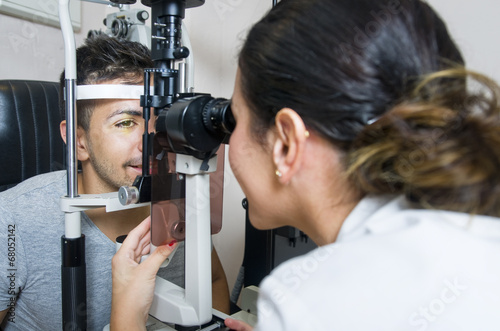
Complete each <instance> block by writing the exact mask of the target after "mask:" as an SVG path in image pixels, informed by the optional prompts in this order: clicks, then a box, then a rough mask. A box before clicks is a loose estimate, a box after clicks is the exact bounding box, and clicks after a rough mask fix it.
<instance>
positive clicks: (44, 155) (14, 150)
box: [0, 80, 65, 191]
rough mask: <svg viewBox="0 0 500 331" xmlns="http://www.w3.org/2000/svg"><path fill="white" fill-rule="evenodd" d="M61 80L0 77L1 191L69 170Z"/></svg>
mask: <svg viewBox="0 0 500 331" xmlns="http://www.w3.org/2000/svg"><path fill="white" fill-rule="evenodd" d="M61 121H62V116H61V114H60V112H59V83H56V82H45V81H32V80H31V81H30V80H0V191H4V190H6V189H8V188H10V187H13V186H15V185H16V184H18V183H20V182H21V181H23V180H25V179H28V178H30V177H32V176H35V175H38V174H42V173H46V172H50V171H55V170H62V169H65V156H64V155H65V147H64V142H63V140H62V138H61V135H60V131H59V124H60V123H61Z"/></svg>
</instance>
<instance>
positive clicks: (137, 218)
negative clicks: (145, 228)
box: [78, 174, 150, 242]
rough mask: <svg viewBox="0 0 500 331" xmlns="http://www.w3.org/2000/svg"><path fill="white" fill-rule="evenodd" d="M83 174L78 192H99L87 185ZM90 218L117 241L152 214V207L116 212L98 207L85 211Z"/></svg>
mask: <svg viewBox="0 0 500 331" xmlns="http://www.w3.org/2000/svg"><path fill="white" fill-rule="evenodd" d="M85 184H86V183H85V181H84V179H83V176H82V174H79V175H78V193H80V194H99V193H103V192H94V190H92V188H89V187H88V185H87V186H86V185H85ZM85 214H87V216H88V217H89V218H90V220H91V221H92V222H93V223H94V224H95V225H96V226H97V227H98V228H99V230H101V231H102V232H103V233H104V234H105V235H106V236H107V237H108V238H109V239H110V240H112V241H113V242H114V241H116V238H117V237H118V236H121V235H124V234H127V233H129V232H130V230H132V229H133V228H135V227H136V226H137V225H138V224H139V223H140V222H142V221H143V220H144V219H145V218H146V217H148V216H149V215H150V207H149V206H145V207H139V208H132V209H127V210H121V211H116V212H110V213H108V212H106V209H105V208H96V209H90V210H87V211H85Z"/></svg>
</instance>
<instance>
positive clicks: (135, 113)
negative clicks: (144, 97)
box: [108, 109, 142, 119]
mask: <svg viewBox="0 0 500 331" xmlns="http://www.w3.org/2000/svg"><path fill="white" fill-rule="evenodd" d="M118 115H130V116H140V117H142V111H139V110H135V109H119V110H116V111H114V112H112V113H111V114H109V116H108V119H111V118H113V117H115V116H118Z"/></svg>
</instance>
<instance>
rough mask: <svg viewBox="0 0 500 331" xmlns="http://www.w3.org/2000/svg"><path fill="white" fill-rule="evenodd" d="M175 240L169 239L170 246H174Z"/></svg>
mask: <svg viewBox="0 0 500 331" xmlns="http://www.w3.org/2000/svg"><path fill="white" fill-rule="evenodd" d="M176 242H177V240H172V241H171V242H170V243H169V244H168V245H169V246H170V247H172V246H174V245H175V243H176Z"/></svg>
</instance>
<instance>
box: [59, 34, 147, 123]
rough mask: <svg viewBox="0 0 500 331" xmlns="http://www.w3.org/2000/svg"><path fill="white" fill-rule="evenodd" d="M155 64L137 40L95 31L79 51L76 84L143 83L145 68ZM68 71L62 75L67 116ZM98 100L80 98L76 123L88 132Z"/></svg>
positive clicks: (61, 101)
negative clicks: (66, 80)
mask: <svg viewBox="0 0 500 331" xmlns="http://www.w3.org/2000/svg"><path fill="white" fill-rule="evenodd" d="M153 66H154V64H153V61H152V60H151V52H150V51H149V49H148V48H147V47H146V46H144V45H142V44H140V43H138V42H133V41H128V40H123V39H117V38H114V37H109V36H107V35H105V34H96V35H93V36H91V37H89V38H87V39H86V40H85V43H84V44H83V45H82V46H80V47H79V48H78V49H77V50H76V68H77V80H76V84H77V85H91V84H101V83H104V82H108V81H112V80H120V81H121V82H120V83H121V84H130V85H137V84H142V82H143V79H144V69H146V68H152V67H153ZM64 80H65V73H64V71H63V72H62V73H61V77H60V91H61V100H60V110H61V113H62V117H63V118H65V115H66V114H65V105H64V99H63V97H62V96H63V93H62V91H64ZM96 102H97V101H96V100H80V101H77V110H78V111H77V123H78V126H81V127H82V128H83V129H84V130H85V131H88V129H89V125H90V117H91V115H92V111H93V110H94V108H95V106H96Z"/></svg>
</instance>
